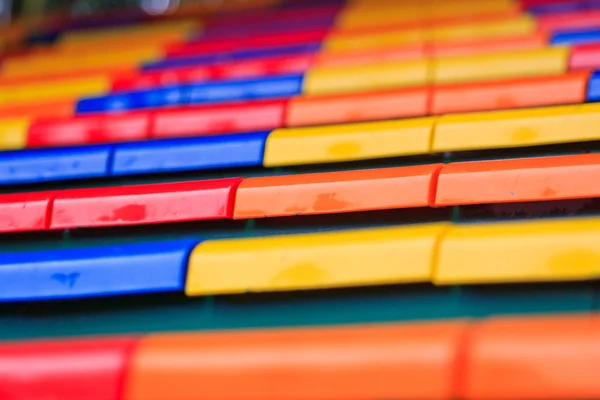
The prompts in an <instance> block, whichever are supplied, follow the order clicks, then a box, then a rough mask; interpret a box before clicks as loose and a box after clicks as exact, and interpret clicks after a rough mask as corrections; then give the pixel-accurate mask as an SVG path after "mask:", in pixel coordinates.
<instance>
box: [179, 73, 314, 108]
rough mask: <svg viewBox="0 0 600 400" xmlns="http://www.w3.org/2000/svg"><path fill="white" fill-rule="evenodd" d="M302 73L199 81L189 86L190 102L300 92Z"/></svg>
mask: <svg viewBox="0 0 600 400" xmlns="http://www.w3.org/2000/svg"><path fill="white" fill-rule="evenodd" d="M302 81H303V76H302V75H289V76H281V77H270V78H259V79H246V80H232V81H230V82H223V83H221V82H213V83H200V84H198V85H192V86H190V87H189V102H190V104H199V103H212V102H217V101H232V100H254V99H265V98H270V97H290V96H294V95H297V94H300V93H302Z"/></svg>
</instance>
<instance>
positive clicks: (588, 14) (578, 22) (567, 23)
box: [536, 9, 600, 32]
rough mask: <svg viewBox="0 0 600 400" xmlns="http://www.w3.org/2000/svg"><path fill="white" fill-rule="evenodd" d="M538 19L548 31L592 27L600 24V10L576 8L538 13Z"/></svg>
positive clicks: (539, 23) (540, 24)
mask: <svg viewBox="0 0 600 400" xmlns="http://www.w3.org/2000/svg"><path fill="white" fill-rule="evenodd" d="M536 20H537V22H538V26H539V27H540V28H541V29H543V30H545V31H547V32H556V31H561V30H575V29H591V28H597V27H598V26H600V10H597V9H596V10H594V9H592V10H576V11H571V12H562V13H551V14H545V15H537V16H536Z"/></svg>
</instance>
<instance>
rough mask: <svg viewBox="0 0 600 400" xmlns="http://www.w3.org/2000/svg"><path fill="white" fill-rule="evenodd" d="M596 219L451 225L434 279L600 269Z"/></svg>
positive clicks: (538, 276) (556, 276)
mask: <svg viewBox="0 0 600 400" xmlns="http://www.w3.org/2000/svg"><path fill="white" fill-rule="evenodd" d="M598 243H600V219H599V218H590V219H564V220H550V221H548V220H546V221H526V222H508V223H494V224H472V225H470V224H469V225H454V226H451V227H450V228H449V229H448V230H447V231H446V233H445V235H444V239H443V240H442V243H441V246H440V251H439V265H438V267H437V271H436V273H435V277H434V279H435V282H436V283H438V284H471V283H496V282H532V281H564V280H580V279H590V278H595V277H597V276H598V275H599V274H600V247H599V246H598Z"/></svg>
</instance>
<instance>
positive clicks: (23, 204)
mask: <svg viewBox="0 0 600 400" xmlns="http://www.w3.org/2000/svg"><path fill="white" fill-rule="evenodd" d="M49 207H50V198H49V197H48V196H47V195H46V194H45V193H36V192H33V193H16V194H3V195H0V232H20V231H35V230H43V229H46V228H47V227H48V224H49V222H50V221H49V220H48V212H47V211H48V208H49Z"/></svg>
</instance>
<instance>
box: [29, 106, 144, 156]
mask: <svg viewBox="0 0 600 400" xmlns="http://www.w3.org/2000/svg"><path fill="white" fill-rule="evenodd" d="M150 124H151V115H150V114H149V113H142V112H139V113H127V114H118V115H94V116H84V117H82V116H78V117H74V118H47V119H38V120H36V121H34V122H33V123H32V124H31V126H30V127H29V131H28V133H27V146H28V147H45V146H70V145H82V144H92V143H109V142H127V141H136V140H145V139H147V138H148V137H149V135H150Z"/></svg>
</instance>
